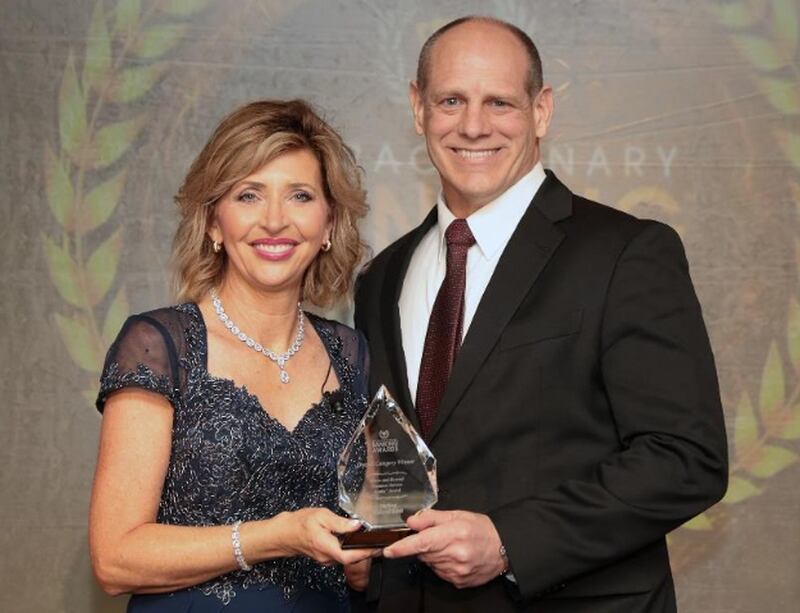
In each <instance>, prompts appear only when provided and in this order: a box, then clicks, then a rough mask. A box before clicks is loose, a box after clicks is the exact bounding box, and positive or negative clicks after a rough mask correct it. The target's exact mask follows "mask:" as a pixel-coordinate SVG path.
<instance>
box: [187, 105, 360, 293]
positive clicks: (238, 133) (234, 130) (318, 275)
mask: <svg viewBox="0 0 800 613" xmlns="http://www.w3.org/2000/svg"><path fill="white" fill-rule="evenodd" d="M298 149H306V150H308V151H310V152H311V153H313V154H314V155H315V156H316V158H317V160H319V163H320V168H321V170H322V178H323V183H324V184H325V185H324V187H325V197H326V199H327V201H328V204H329V206H330V215H331V222H332V231H331V237H330V240H331V249H330V251H327V252H323V251H321V252H320V253H319V254H318V255H317V257H316V258H315V259H314V261H313V262H312V263H311V265H310V266H309V268H308V270H306V273H305V276H304V279H303V287H302V299H303V300H307V301H309V302H312V303H314V304H316V305H318V306H321V307H327V306H330V305H332V304H334V303H335V302H337V301H338V300H340V299H341V298H343V297H345V296H348V295H349V293H350V290H351V289H352V287H353V278H354V273H355V270H356V267H357V266H358V264H359V263H360V262H361V260H362V258H363V257H364V254H365V252H366V246H365V245H364V243H363V242H362V240H361V237H360V235H359V232H358V227H357V222H358V220H359V219H361V218H362V217H364V215H366V213H367V208H368V207H367V203H366V193H365V191H364V189H363V187H362V175H363V173H362V170H361V168H360V167H359V166H358V164H357V163H356V159H355V156H354V154H353V152H352V151H351V149H350V148H349V147H348V146H347V145H345V143H344V141H342V138H341V136H339V134H338V133H337V132H336V131H335V130H334V129H333V128H331V127H330V126H329V125H328V124H327V123H326V122H325V121H324V120H323V119H322V118H320V116H319V115H318V114H317V113H316V112H315V111H314V109H313V108H312V107H311V105H310V104H309V103H308V102H306V101H304V100H288V101H284V100H260V101H257V102H252V103H250V104H246V105H245V106H242V107H241V108H238V109H236V110H235V111H234V112H233V113H231V114H230V115H228V116H227V117H226V118H225V119H223V120H222V123H221V124H220V125H219V127H217V129H216V130H215V131H214V133H213V134H212V135H211V138H210V139H209V141H208V142H207V143H206V146H205V147H203V150H202V151H201V152H200V155H198V156H197V158H196V159H195V160H194V162H192V165H191V167H190V168H189V172H188V174H187V175H186V178H185V179H184V181H183V185H181V187H180V189H179V190H178V193H177V195H176V196H175V203H176V204H177V205H178V209H179V211H180V221H179V222H178V229H177V231H176V232H175V239H174V241H173V248H172V256H173V263H174V267H175V285H176V293H177V298H178V300H180V301H194V302H197V301H199V300H200V299H202V298H203V297H204V296H206V295H208V292H209V291H210V290H211V289H212V288H215V287H219V285H220V284H221V282H222V278H223V275H224V273H225V266H226V263H227V262H226V260H227V256H226V255H225V251H224V250H223V251H222V252H220V253H214V251H213V249H212V244H211V239H210V238H209V237H208V230H209V228H210V227H211V223H212V221H213V218H214V208H215V205H216V204H217V202H219V200H220V199H221V198H222V197H223V196H225V194H227V193H228V192H229V191H230V190H231V189H232V188H233V186H234V185H236V184H237V183H238V182H239V181H241V180H242V179H244V178H245V177H247V176H249V175H251V174H253V173H254V172H256V171H257V170H258V169H259V168H261V167H262V166H264V164H266V163H268V162H270V161H272V160H274V159H275V158H277V157H278V156H280V155H282V154H284V153H287V152H289V151H296V150H298Z"/></svg>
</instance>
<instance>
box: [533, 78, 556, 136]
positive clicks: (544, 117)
mask: <svg viewBox="0 0 800 613" xmlns="http://www.w3.org/2000/svg"><path fill="white" fill-rule="evenodd" d="M553 105H554V103H553V88H552V87H550V86H549V85H544V86H543V87H542V89H540V90H539V93H538V94H536V98H535V99H534V101H533V124H534V129H535V130H536V137H537V138H544V137H545V136H547V129H548V128H549V127H550V121H551V120H552V119H553Z"/></svg>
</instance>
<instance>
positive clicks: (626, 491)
mask: <svg viewBox="0 0 800 613" xmlns="http://www.w3.org/2000/svg"><path fill="white" fill-rule="evenodd" d="M541 74H542V73H541V63H540V60H539V56H538V53H537V51H536V48H535V46H534V45H533V43H532V42H531V41H530V39H529V38H528V37H527V35H525V34H524V33H523V32H521V31H520V30H518V29H517V28H515V27H514V26H512V25H510V24H507V23H504V22H499V21H497V20H493V19H488V18H476V17H469V18H465V19H460V20H457V21H455V22H452V23H450V24H448V25H446V26H444V27H443V28H441V29H440V30H439V31H438V32H436V33H435V34H434V35H433V36H432V37H431V39H430V40H429V41H428V42H427V43H426V44H425V46H424V47H423V49H422V52H421V54H420V61H419V67H418V73H417V80H416V81H415V82H413V83H412V84H411V88H410V97H411V106H412V109H413V113H414V122H415V126H416V129H417V132H418V133H419V134H422V135H424V136H425V139H426V143H427V148H428V153H429V155H430V158H431V161H432V162H433V164H434V166H435V167H436V169H437V171H438V173H439V176H440V178H441V183H442V190H441V194H440V197H439V201H438V202H437V204H436V207H435V208H434V209H433V210H432V211H431V212H430V214H429V215H428V216H427V218H426V219H425V221H424V222H423V223H422V225H420V226H419V227H418V228H416V229H415V230H413V231H412V232H410V233H409V234H407V235H406V236H404V237H402V238H401V239H399V240H398V241H397V242H395V243H394V244H392V245H391V246H389V247H388V248H387V249H386V250H385V251H383V252H382V253H381V254H380V255H379V256H378V257H376V258H375V260H374V261H373V262H372V263H371V265H370V267H369V268H368V270H367V272H366V273H365V274H364V275H363V276H362V278H361V280H360V283H359V289H358V292H357V298H356V324H357V326H358V327H359V328H360V329H361V330H363V331H364V333H365V334H366V336H367V338H368V340H369V343H370V349H371V361H372V362H371V364H372V365H371V386H372V387H373V388H377V386H379V385H380V384H386V385H387V387H388V388H389V390H390V392H391V393H392V394H393V395H394V397H395V398H396V399H397V400H398V402H399V403H400V404H401V405H402V406H403V407H405V408H406V410H407V412H408V416H409V418H410V419H411V420H412V422H413V423H414V425H415V426H416V427H417V429H419V430H421V431H422V433H423V435H424V437H425V438H426V440H427V441H428V444H429V446H430V448H431V450H432V451H433V453H434V455H435V456H436V458H437V460H438V483H439V502H438V504H437V505H436V509H434V510H429V511H423V512H421V513H419V514H417V515H415V516H413V517H411V518H409V520H408V524H409V526H410V527H411V528H412V529H414V530H415V531H417V534H414V535H412V536H409V537H407V538H405V539H403V540H402V541H399V542H397V543H395V544H394V545H392V546H390V547H388V548H386V549H385V550H384V552H383V555H384V559H382V560H376V561H374V562H373V564H372V571H371V574H370V579H369V586H368V588H367V592H366V601H367V603H368V605H369V607H370V608H371V609H372V610H377V611H382V612H383V611H402V612H404V613H410V612H412V611H413V612H416V611H419V610H422V611H432V612H436V613H438V612H441V611H459V612H462V611H489V612H491V613H502V612H503V611H536V612H549V611H559V612H563V611H569V612H582V611H587V612H588V611H591V612H592V613H602V612H606V611H608V612H612V611H613V612H615V613H619V612H622V611H624V612H626V613H630V612H634V611H674V610H675V607H676V605H675V595H674V590H673V583H672V577H671V574H670V568H669V560H668V556H667V549H666V542H665V538H664V536H665V534H666V533H667V532H669V531H670V530H673V529H674V528H677V527H678V526H679V525H681V524H682V523H683V522H685V521H686V520H688V519H689V518H691V517H692V516H694V515H696V514H698V513H700V512H702V511H703V510H704V509H706V508H707V507H708V506H710V505H711V504H713V503H714V502H716V501H717V500H719V499H720V498H721V496H722V495H723V493H724V491H725V488H726V483H727V446H726V440H725V431H724V424H723V417H722V410H721V406H720V401H719V392H718V385H717V380H716V374H715V369H714V363H713V356H712V354H711V350H710V347H709V343H708V337H707V334H706V331H705V327H704V324H703V320H702V316H701V311H700V306H699V304H698V302H697V299H696V297H695V294H694V290H693V287H692V283H691V280H690V278H689V273H688V266H687V263H686V259H685V255H684V252H683V248H682V246H681V243H680V240H679V238H678V237H677V235H676V234H675V232H674V231H672V230H671V229H670V228H668V227H667V226H665V225H663V224H660V223H657V222H653V221H642V220H638V219H635V218H633V217H631V216H629V215H626V214H624V213H621V212H619V211H615V210H613V209H610V208H608V207H605V206H603V205H600V204H597V203H593V202H589V201H588V200H585V199H583V198H581V197H579V196H576V195H574V194H572V193H571V192H570V191H569V190H568V189H567V188H566V187H565V186H564V185H563V184H562V183H561V182H560V181H559V180H558V179H557V178H556V177H555V175H554V174H552V173H551V172H545V171H544V170H543V169H542V166H541V163H540V152H539V139H541V138H543V137H544V136H545V135H546V133H547V129H548V126H549V123H550V119H551V117H552V114H553V94H552V90H551V88H550V87H548V86H546V85H543V84H542V76H541ZM462 340H463V342H462Z"/></svg>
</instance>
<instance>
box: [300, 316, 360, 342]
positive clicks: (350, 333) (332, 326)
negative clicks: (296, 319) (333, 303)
mask: <svg viewBox="0 0 800 613" xmlns="http://www.w3.org/2000/svg"><path fill="white" fill-rule="evenodd" d="M306 316H307V317H308V318H309V319H311V321H312V323H313V324H314V327H315V328H316V329H317V330H320V329H321V330H324V331H326V332H329V333H330V334H332V335H333V336H334V337H337V338H340V339H341V340H342V341H343V342H345V343H359V342H360V340H361V339H363V338H364V335H363V334H362V333H361V332H360V331H359V330H356V329H355V328H353V327H352V326H349V325H348V324H345V323H342V322H341V321H337V320H336V319H328V318H327V317H323V316H322V315H317V314H316V313H311V312H306Z"/></svg>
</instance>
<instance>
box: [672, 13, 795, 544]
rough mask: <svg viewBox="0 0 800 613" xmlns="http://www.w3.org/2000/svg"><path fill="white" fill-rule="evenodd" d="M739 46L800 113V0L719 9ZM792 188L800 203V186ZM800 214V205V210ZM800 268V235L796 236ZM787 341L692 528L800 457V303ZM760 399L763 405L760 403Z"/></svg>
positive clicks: (780, 98) (744, 407) (777, 101)
mask: <svg viewBox="0 0 800 613" xmlns="http://www.w3.org/2000/svg"><path fill="white" fill-rule="evenodd" d="M715 11H716V12H717V16H718V18H719V21H720V23H722V25H723V26H725V27H726V28H728V29H729V30H730V35H731V38H732V41H733V44H734V45H735V46H736V48H737V49H738V50H739V52H740V54H741V55H742V56H743V57H744V58H745V59H746V60H747V61H748V62H749V63H750V64H751V66H752V67H753V68H754V69H755V75H756V83H757V85H758V88H759V91H760V93H761V94H762V95H763V96H764V97H765V98H766V100H767V101H768V102H769V104H770V105H771V106H772V108H773V109H775V110H776V111H778V112H779V113H780V114H782V115H785V116H795V117H796V116H798V115H800V82H798V74H797V66H796V57H797V48H798V31H799V30H800V19H799V18H798V17H799V15H798V7H797V6H796V3H795V2H794V1H793V0H744V1H740V2H734V3H726V4H724V5H718V6H716V7H715ZM774 136H775V138H776V139H777V141H778V143H779V144H780V146H781V149H782V151H783V153H784V155H785V156H786V158H787V160H788V161H789V163H790V164H791V166H792V167H793V168H794V169H795V170H796V171H800V134H798V133H797V132H793V131H789V130H788V129H787V128H786V127H785V126H783V127H782V129H781V130H780V131H777V130H776V131H775V134H774ZM791 190H792V193H793V196H794V199H795V201H800V184H798V183H797V181H795V180H793V181H792V183H791ZM798 213H800V210H798ZM795 249H796V253H797V258H796V260H797V267H798V269H800V240H796V242H795ZM787 319H788V321H787V327H786V334H785V338H782V339H773V340H772V342H771V343H770V346H769V350H768V352H767V358H766V362H765V364H764V367H763V370H762V373H761V378H760V384H759V390H758V395H757V397H756V398H753V397H751V394H750V393H748V392H747V391H744V392H742V394H741V396H740V399H739V401H738V403H737V405H736V412H735V419H734V427H733V450H734V453H733V458H732V460H733V461H732V462H731V466H730V483H729V487H728V492H727V494H726V496H725V498H723V500H722V502H721V504H720V505H717V506H716V507H714V508H712V509H710V510H709V511H707V512H706V513H703V514H702V515H700V516H698V517H696V518H695V519H693V520H692V521H690V522H688V523H687V524H685V525H684V527H685V528H688V529H690V530H711V529H713V527H714V524H715V521H716V519H717V518H718V517H720V516H721V515H722V514H724V513H725V507H728V506H730V505H735V504H738V503H740V502H743V501H745V500H748V499H750V498H753V497H755V496H758V495H759V494H761V493H762V492H763V489H764V485H765V482H766V481H767V480H768V479H769V478H771V477H773V476H775V475H777V474H778V473H779V472H781V471H783V470H785V469H786V468H789V467H790V466H793V465H794V464H796V463H797V461H798V460H799V459H800V455H798V453H797V451H798V449H797V447H798V445H797V442H796V441H798V440H800V302H798V297H797V296H792V297H791V298H790V300H789V308H788V318H787ZM754 400H755V402H754Z"/></svg>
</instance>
